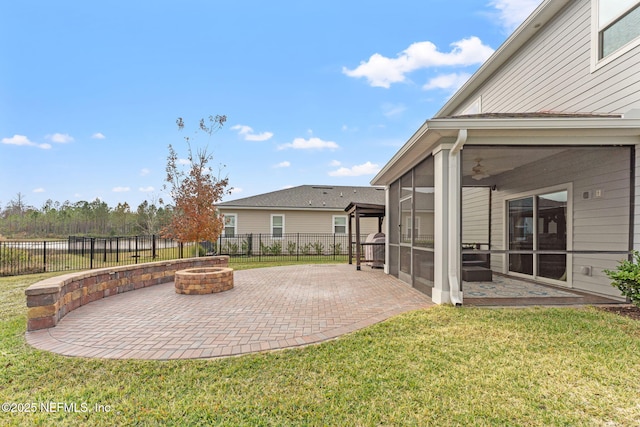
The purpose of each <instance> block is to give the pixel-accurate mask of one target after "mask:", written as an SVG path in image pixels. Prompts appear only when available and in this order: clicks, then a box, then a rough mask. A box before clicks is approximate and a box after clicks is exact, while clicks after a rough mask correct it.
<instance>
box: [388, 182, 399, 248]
mask: <svg viewBox="0 0 640 427" xmlns="http://www.w3.org/2000/svg"><path fill="white" fill-rule="evenodd" d="M399 205H400V182H399V181H395V182H394V183H392V184H391V186H390V187H389V207H390V209H388V211H387V218H388V221H389V236H388V239H389V244H391V245H397V244H398V243H400V233H399V231H398V230H400V217H399V211H398V209H397V208H395V207H396V206H399Z"/></svg>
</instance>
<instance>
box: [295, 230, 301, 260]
mask: <svg viewBox="0 0 640 427" xmlns="http://www.w3.org/2000/svg"><path fill="white" fill-rule="evenodd" d="M298 261H300V233H296V262H298Z"/></svg>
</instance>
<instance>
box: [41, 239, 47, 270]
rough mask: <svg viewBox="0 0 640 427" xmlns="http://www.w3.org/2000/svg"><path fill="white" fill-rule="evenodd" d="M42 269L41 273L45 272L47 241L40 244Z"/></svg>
mask: <svg viewBox="0 0 640 427" xmlns="http://www.w3.org/2000/svg"><path fill="white" fill-rule="evenodd" d="M42 269H43V273H46V272H47V241H46V240H44V241H43V242H42Z"/></svg>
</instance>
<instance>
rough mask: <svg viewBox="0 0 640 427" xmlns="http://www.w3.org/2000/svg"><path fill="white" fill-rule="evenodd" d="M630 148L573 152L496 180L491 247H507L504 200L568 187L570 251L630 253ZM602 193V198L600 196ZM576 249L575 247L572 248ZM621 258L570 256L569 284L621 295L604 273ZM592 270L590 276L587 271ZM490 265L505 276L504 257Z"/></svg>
mask: <svg viewBox="0 0 640 427" xmlns="http://www.w3.org/2000/svg"><path fill="white" fill-rule="evenodd" d="M630 152H631V149H630V148H629V147H615V148H614V147H609V148H571V149H568V150H566V151H564V152H561V153H559V154H555V155H553V156H552V157H550V158H546V159H542V160H539V161H536V162H534V163H530V164H527V165H525V166H523V167H519V168H516V169H514V170H512V171H510V172H506V173H503V174H501V175H498V176H496V177H493V179H492V180H493V182H494V183H495V184H496V186H497V189H498V190H497V191H495V192H493V193H492V203H491V209H492V211H491V219H492V223H491V230H492V235H491V243H492V246H491V249H499V250H505V249H508V248H507V247H506V240H507V235H506V219H505V216H506V200H507V199H510V198H513V197H514V196H517V195H520V194H526V193H527V192H532V191H536V190H539V189H544V188H548V187H555V186H559V185H563V186H564V185H566V187H567V188H568V189H569V197H570V202H571V204H570V207H569V211H570V212H571V210H572V212H573V215H572V217H571V218H569V224H570V225H568V228H569V230H570V231H571V233H572V236H567V237H568V245H569V247H568V249H573V250H574V251H581V250H596V251H597V250H601V251H627V250H628V249H629V230H630V221H631V217H630V212H631V211H630V208H631V193H630V191H631V188H630V185H631V180H630V173H631V171H630ZM596 190H600V192H601V193H600V194H601V196H600V197H597V196H596V193H595V192H596ZM571 245H572V247H571ZM625 257H626V256H625V255H623V254H574V255H569V265H570V268H571V270H570V272H569V274H568V284H569V285H570V286H572V287H573V288H575V289H580V290H585V291H589V292H595V293H599V294H604V295H610V296H619V295H620V294H619V292H618V291H617V290H616V289H615V288H613V287H612V286H611V280H610V279H608V277H607V276H606V275H605V274H604V273H603V271H602V270H603V269H605V268H608V269H613V268H615V267H616V265H617V263H618V261H620V260H621V259H623V258H625ZM585 266H588V267H591V275H588V274H585V272H584V271H583V267H585ZM491 267H492V269H493V270H495V271H498V272H503V273H507V270H508V266H507V265H506V255H492V256H491Z"/></svg>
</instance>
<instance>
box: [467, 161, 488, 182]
mask: <svg viewBox="0 0 640 427" xmlns="http://www.w3.org/2000/svg"><path fill="white" fill-rule="evenodd" d="M474 161H475V162H476V165H475V166H474V167H473V168H471V172H473V173H472V174H471V178H473V179H475V180H476V181H480V180H481V179H484V178H489V177H490V176H491V175H489V174H488V173H487V169H486V168H485V167H484V166H482V165H481V164H480V162H482V159H481V158H480V157H478V158H476V159H474Z"/></svg>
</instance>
